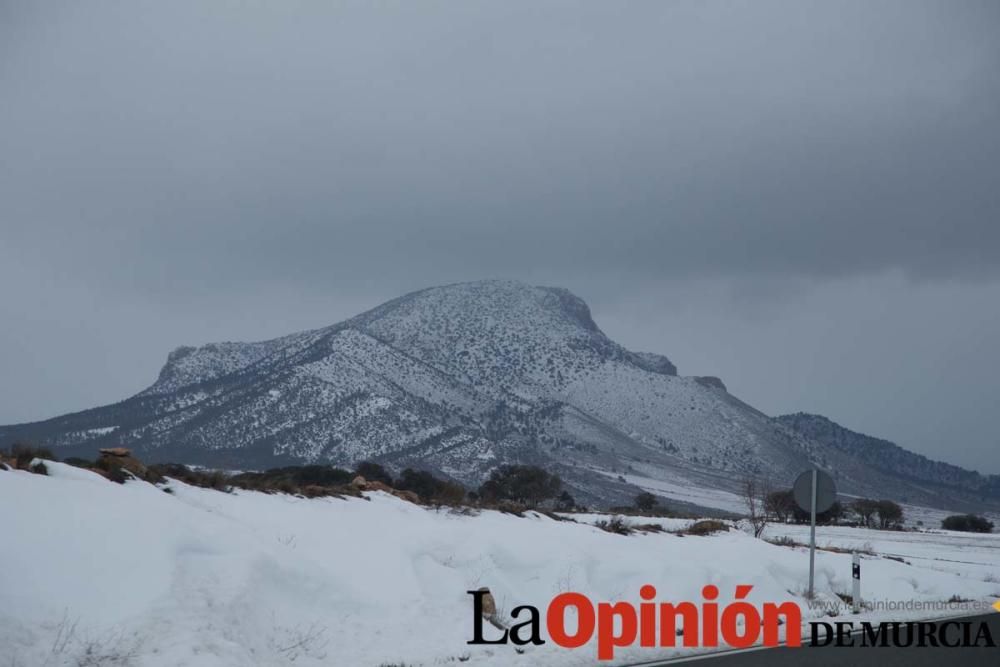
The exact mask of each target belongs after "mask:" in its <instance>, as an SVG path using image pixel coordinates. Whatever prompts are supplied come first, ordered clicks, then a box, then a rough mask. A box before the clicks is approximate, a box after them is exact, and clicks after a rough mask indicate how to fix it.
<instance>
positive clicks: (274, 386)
mask: <svg viewBox="0 0 1000 667" xmlns="http://www.w3.org/2000/svg"><path fill="white" fill-rule="evenodd" d="M14 438H27V439H32V440H35V441H38V442H41V443H44V444H47V445H50V446H52V447H55V448H59V449H63V450H64V451H72V452H79V453H88V452H91V451H93V450H94V449H96V448H97V447H100V446H108V445H112V444H114V445H125V446H129V447H132V448H133V449H135V450H137V452H138V453H139V454H140V455H141V456H143V457H145V458H147V459H150V460H168V459H170V460H181V461H184V462H187V463H201V464H205V465H219V466H226V467H240V468H259V467H271V466H274V465H279V464H290V463H307V462H308V463H315V462H325V463H331V464H337V465H349V464H352V463H354V462H356V461H358V460H361V459H373V460H378V461H382V462H384V463H385V464H386V465H389V466H390V467H393V468H397V469H398V468H402V467H405V466H413V467H419V468H425V469H429V470H432V471H435V472H437V473H440V474H442V475H445V476H448V477H450V478H453V479H456V480H458V481H461V482H463V483H466V484H470V485H474V484H477V483H478V482H480V481H482V479H483V478H484V477H485V476H486V475H488V473H489V471H490V470H492V469H493V468H495V467H496V466H497V465H501V464H504V463H537V464H540V465H546V466H547V467H550V468H553V469H555V470H557V471H558V472H559V473H560V474H561V475H563V477H564V478H565V479H566V480H567V483H568V484H569V485H570V486H571V488H573V490H574V492H575V493H576V494H578V495H579V496H580V497H581V498H583V499H586V500H588V501H589V502H594V503H602V504H609V503H613V502H622V501H625V500H630V499H631V496H632V495H634V493H635V492H636V489H637V488H654V489H660V490H663V489H667V490H669V489H672V488H681V487H683V488H689V487H692V486H704V487H710V488H716V489H721V490H728V491H729V492H734V491H736V490H738V487H739V482H740V480H741V479H742V478H743V477H746V476H750V475H765V476H769V477H773V478H775V479H777V480H781V481H782V483H784V481H785V480H787V481H788V483H790V479H792V478H793V477H794V475H795V474H796V473H797V472H798V471H800V470H802V469H804V468H805V467H808V466H810V465H813V464H819V465H823V466H824V467H826V468H828V469H830V470H831V471H832V473H833V474H835V476H837V477H838V483H839V484H840V486H841V488H842V490H844V491H845V492H847V493H859V494H861V493H872V492H874V491H876V490H883V491H888V492H891V493H894V494H895V495H896V496H897V497H904V496H905V497H906V498H911V497H912V498H913V499H915V500H916V501H919V502H924V503H928V504H934V503H937V504H941V503H944V502H951V501H952V500H954V498H953V497H948V496H949V495H951V496H954V495H955V493H957V492H953V491H952V490H950V489H949V488H948V487H947V485H942V486H941V489H944V490H945V491H947V493H945V495H942V493H941V489H937V488H930V489H929V483H928V482H929V481H928V480H923V482H921V484H914V483H912V480H905V479H898V478H897V477H898V476H893V475H892V474H888V473H886V472H884V471H878V470H876V471H870V470H867V469H866V468H865V466H864V465H862V464H860V463H859V457H858V455H857V452H854V453H852V452H850V451H847V450H845V449H844V448H842V447H840V448H838V447H837V446H835V445H836V443H831V442H828V441H824V440H822V439H816V438H813V437H810V436H808V435H806V434H804V433H802V432H801V431H800V430H797V429H796V428H794V424H789V423H785V422H782V420H781V419H777V420H775V419H771V418H770V417H768V416H767V415H764V414H763V413H761V412H760V411H758V410H756V409H754V408H752V407H751V406H749V405H747V404H746V403H744V402H742V401H740V400H739V399H737V398H736V397H733V396H731V395H730V394H729V393H728V392H727V391H726V388H725V385H724V384H723V382H722V381H721V380H720V379H718V378H708V377H684V376H680V375H678V374H677V368H676V366H675V365H674V364H673V362H672V361H671V360H670V359H668V358H667V357H665V356H663V355H659V354H655V353H647V352H633V351H630V350H628V349H626V348H625V347H623V346H621V345H619V344H618V343H615V342H614V341H612V340H611V339H609V338H608V337H607V336H606V335H605V334H604V333H603V332H602V331H601V330H600V328H599V327H598V326H597V324H596V323H595V322H594V320H593V318H592V316H591V313H590V309H589V307H588V306H587V304H586V303H585V302H584V301H583V300H582V299H580V298H579V297H577V296H576V295H574V294H572V293H571V292H569V291H568V290H566V289H564V288H552V287H534V286H530V285H526V284H524V283H520V282H516V281H478V282H472V283H455V284H451V285H445V286H441V287H431V288H425V289H422V290H417V291H415V292H411V293H409V294H405V295H403V296H400V297H397V298H396V299H392V300H390V301H387V302H386V303H383V304H381V305H379V306H376V307H375V308H372V309H370V310H368V311H365V312H363V313H360V314H359V315H356V316H354V317H352V318H349V319H347V320H344V321H342V322H339V323H336V324H333V325H330V326H328V327H323V328H319V329H313V330H309V331H304V332H299V333H293V334H289V335H287V336H283V337H280V338H275V339H272V340H268V341H260V342H256V343H232V342H229V343H212V344H208V345H204V346H200V347H190V346H185V347H180V348H176V349H175V350H173V351H172V352H171V353H170V354H169V355H168V357H167V362H166V363H165V365H164V367H163V368H162V369H161V371H160V373H159V376H158V378H157V380H156V381H155V382H154V383H153V384H152V385H150V387H148V388H147V389H145V390H143V391H141V392H139V393H138V394H136V395H135V396H132V397H130V398H128V399H125V400H124V401H121V402H119V403H115V404H112V405H109V406H103V407H99V408H93V409H91V410H87V411H82V412H79V413H72V414H69V415H63V416H60V417H55V418H53V419H50V420H45V421H41V422H35V423H31V424H21V425H13V426H3V427H0V443H2V442H4V441H6V440H11V439H14ZM939 481H940V480H939ZM934 483H936V482H931V483H930V485H931V486H932V485H933V484H934ZM663 495H665V496H669V495H670V494H669V492H668V491H663ZM958 495H961V494H958ZM968 500H970V502H971V499H968ZM678 502H679V501H678ZM962 502H965V501H964V500H963V501H962ZM952 504H954V503H952Z"/></svg>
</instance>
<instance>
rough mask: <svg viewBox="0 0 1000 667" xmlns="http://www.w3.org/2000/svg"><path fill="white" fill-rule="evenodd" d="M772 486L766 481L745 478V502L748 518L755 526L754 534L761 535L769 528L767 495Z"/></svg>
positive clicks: (755, 535)
mask: <svg viewBox="0 0 1000 667" xmlns="http://www.w3.org/2000/svg"><path fill="white" fill-rule="evenodd" d="M769 493H770V487H769V486H768V484H767V483H766V482H762V481H761V480H758V479H755V478H753V477H747V478H745V479H744V480H743V502H744V503H745V504H746V506H747V515H748V516H747V518H748V519H750V525H751V526H753V536H754V537H760V536H761V535H762V534H763V533H764V529H765V528H767V496H768V494H769Z"/></svg>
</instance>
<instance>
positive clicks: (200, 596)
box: [0, 463, 1000, 667]
mask: <svg viewBox="0 0 1000 667" xmlns="http://www.w3.org/2000/svg"><path fill="white" fill-rule="evenodd" d="M46 465H47V466H48V468H49V471H50V476H49V477H45V476H40V475H32V474H30V473H25V472H14V471H6V472H0V503H2V506H3V507H4V508H6V509H7V512H6V517H5V520H4V523H3V532H2V538H0V539H2V547H0V664H4V665H8V664H10V665H19V666H28V665H42V664H47V665H76V664H77V663H78V661H79V660H80V658H81V656H83V655H85V654H88V652H89V655H91V656H94V655H97V656H111V657H107V658H106V659H105V664H130V665H137V666H141V667H168V666H169V667H178V666H216V665H225V666H228V665H232V666H234V667H235V666H240V667H243V666H246V665H267V666H271V665H288V664H294V665H321V664H322V665H347V666H351V667H368V666H372V667H376V666H378V665H382V664H393V663H406V664H407V665H418V664H424V665H438V664H448V665H454V664H457V663H455V662H454V660H455V659H457V658H461V659H465V658H468V660H467V662H465V663H464V664H470V665H494V666H500V665H503V666H504V667H510V666H511V665H515V666H516V665H524V666H525V667H528V666H530V665H538V664H545V665H554V666H560V665H567V666H568V665H590V664H593V663H594V655H595V649H594V647H593V646H588V647H584V648H581V649H577V650H575V651H570V650H566V649H561V648H558V647H555V646H553V645H552V644H551V643H548V644H546V645H544V646H541V647H533V648H529V650H528V651H527V652H526V653H525V654H524V655H519V654H517V653H515V652H514V650H513V648H512V647H508V646H494V647H476V646H468V645H466V641H467V640H469V639H470V638H471V632H472V613H471V597H470V596H469V595H467V594H466V591H467V590H470V589H474V588H478V587H480V586H489V587H490V588H491V589H492V591H493V593H494V595H495V597H496V600H497V604H498V606H499V607H500V608H501V609H503V610H506V611H507V612H509V611H510V610H511V609H512V608H513V607H514V606H516V605H519V604H533V605H535V606H537V607H539V608H541V609H544V607H545V606H546V605H547V603H548V601H549V600H550V599H551V598H552V597H553V596H554V595H555V594H557V593H559V592H562V591H567V590H575V591H580V592H583V593H585V594H587V595H589V596H591V598H592V599H594V600H618V599H627V600H631V601H633V602H638V590H639V587H640V586H642V585H643V584H653V585H654V586H656V587H657V589H658V591H659V598H660V599H662V600H664V601H668V600H672V601H677V600H683V599H690V600H695V601H699V600H701V597H700V591H701V587H702V586H703V585H705V584H708V583H713V584H716V585H718V586H719V588H720V590H721V591H722V596H723V598H727V597H728V596H731V595H732V591H733V590H734V589H735V586H736V585H737V584H752V585H753V586H754V591H753V593H752V595H751V599H752V601H755V602H758V603H762V602H764V601H775V602H778V601H783V600H788V599H794V600H797V601H799V602H802V599H801V598H800V597H799V596H800V595H801V592H802V590H803V589H804V588H805V585H806V576H807V568H808V563H807V559H806V556H805V553H804V552H803V551H802V550H797V549H789V548H786V547H777V546H774V545H771V544H768V543H766V542H763V541H761V540H755V539H753V538H751V537H749V536H748V535H745V534H743V533H740V532H736V531H733V532H729V533H724V534H719V535H716V536H712V537H693V536H688V537H680V536H677V535H672V534H647V535H633V536H628V537H625V536H620V535H613V534H609V533H606V532H603V531H601V530H599V529H597V528H595V527H593V526H590V525H585V524H577V523H570V522H558V521H554V520H552V519H548V518H546V517H542V516H531V517H527V518H517V517H514V516H510V515H505V514H500V513H496V512H483V513H481V514H480V515H478V516H464V515H461V514H456V513H452V512H449V511H435V510H429V509H425V508H421V507H418V506H415V505H411V504H408V503H405V502H402V501H400V500H398V499H396V498H393V497H390V496H387V495H384V494H379V493H375V494H371V496H370V500H367V501H366V500H362V499H353V498H352V499H348V500H337V499H329V498H324V499H313V500H306V499H301V498H295V497H290V496H284V495H265V494H260V493H252V492H243V491H241V492H237V493H232V494H225V493H220V492H217V491H211V490H205V489H198V488H193V487H189V486H186V485H184V484H181V483H179V482H171V483H170V489H171V491H172V493H165V492H164V491H163V490H162V489H159V488H156V487H154V486H152V485H149V484H145V483H140V482H132V483H128V484H126V485H124V486H120V485H117V484H112V483H109V482H107V481H105V480H104V479H102V478H100V477H99V476H97V475H94V474H91V473H89V472H85V471H80V470H77V469H74V468H71V467H69V466H66V465H63V464H58V463H46ZM866 532H871V531H866ZM909 535H915V534H909ZM946 538H947V536H944V537H942V536H941V535H936V536H934V540H935V542H934V544H936V545H937V546H934V545H933V544H932V545H931V546H928V547H927V549H929V550H931V551H933V550H934V549H938V548H941V549H944V548H946V546H947V545H946V544H943V543H942V541H943V542H945V543H946V542H947V539H946ZM914 539H918V538H917V537H914ZM977 559H982V561H983V562H990V563H992V564H993V565H994V566H995V567H996V569H997V571H1000V551H998V550H997V549H996V548H993V549H992V550H991V549H989V548H986V547H984V548H983V549H982V550H981V552H977ZM952 565H954V564H952ZM866 573H867V574H866V576H867V579H866V582H867V583H866V585H868V586H869V592H870V593H871V594H872V595H875V594H878V595H882V596H886V597H890V596H891V597H894V598H897V599H920V600H945V599H947V598H949V597H951V596H953V595H960V596H962V597H964V598H972V599H987V598H990V599H992V598H991V596H992V595H994V594H995V593H997V592H998V591H1000V584H997V583H992V582H991V581H984V580H983V578H977V577H974V576H969V575H968V574H966V573H964V572H958V571H955V569H954V568H950V571H938V570H937V569H934V568H921V567H919V566H918V565H917V564H916V563H915V564H914V565H906V564H903V563H899V562H896V561H891V560H886V559H872V560H871V563H870V564H868V565H866ZM986 578H990V577H986ZM817 585H818V588H819V590H820V591H822V592H823V594H824V595H826V596H831V595H832V594H833V593H834V592H835V591H842V592H843V591H849V590H850V556H849V555H846V554H836V553H828V552H823V553H820V554H819V555H818V559H817ZM722 602H723V603H724V602H725V599H722ZM803 609H804V613H805V615H806V616H808V615H809V614H810V613H813V612H809V611H808V610H806V608H805V605H804V604H803ZM814 615H817V616H818V615H819V612H814ZM667 655H668V653H667V652H664V651H659V652H656V651H653V650H651V649H634V650H631V651H621V652H619V653H618V654H617V657H618V658H619V660H617V661H616V662H619V663H620V662H625V661H627V660H628V659H633V660H635V659H653V658H658V657H666V656H667ZM114 656H118V657H119V658H121V661H120V662H119V663H112V662H111V659H112V657H114ZM98 664H101V663H98Z"/></svg>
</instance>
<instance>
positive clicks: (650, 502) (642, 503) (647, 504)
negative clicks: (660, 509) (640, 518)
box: [635, 491, 660, 512]
mask: <svg viewBox="0 0 1000 667" xmlns="http://www.w3.org/2000/svg"><path fill="white" fill-rule="evenodd" d="M659 502H660V500H659V499H658V498H657V497H656V496H654V495H653V494H652V493H649V492H648V491H643V492H642V493H640V494H638V495H637V496H636V497H635V506H636V508H638V509H640V510H642V511H643V512H648V511H650V510H651V509H653V508H654V507H656V506H657V505H658V504H659Z"/></svg>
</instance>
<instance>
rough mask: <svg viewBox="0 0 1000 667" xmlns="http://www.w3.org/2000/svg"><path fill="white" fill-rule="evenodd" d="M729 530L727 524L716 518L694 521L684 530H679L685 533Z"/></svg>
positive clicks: (708, 532)
mask: <svg viewBox="0 0 1000 667" xmlns="http://www.w3.org/2000/svg"><path fill="white" fill-rule="evenodd" d="M727 530H729V524H727V523H724V522H722V521H719V520H718V519H703V520H701V521H695V522H694V523H692V524H691V525H690V526H688V527H687V528H686V529H685V530H683V531H681V532H682V533H683V534H685V535H711V534H712V533H721V532H725V531H727Z"/></svg>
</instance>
